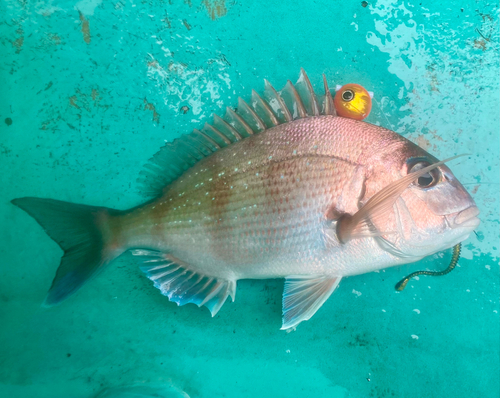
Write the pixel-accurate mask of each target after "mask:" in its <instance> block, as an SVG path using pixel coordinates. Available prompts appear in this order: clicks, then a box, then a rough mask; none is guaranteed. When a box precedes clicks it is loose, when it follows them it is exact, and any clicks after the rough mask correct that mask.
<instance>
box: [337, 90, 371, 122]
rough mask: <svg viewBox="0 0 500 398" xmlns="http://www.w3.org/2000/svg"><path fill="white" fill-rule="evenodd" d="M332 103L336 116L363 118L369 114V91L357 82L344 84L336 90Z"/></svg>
mask: <svg viewBox="0 0 500 398" xmlns="http://www.w3.org/2000/svg"><path fill="white" fill-rule="evenodd" d="M336 91H337V92H336V94H335V98H334V99H333V104H334V106H335V110H336V111H337V115H338V116H342V117H347V118H349V119H354V120H363V119H365V118H366V117H368V115H369V114H370V111H371V109H372V99H371V97H370V93H369V92H368V91H366V90H365V89H364V88H363V87H362V86H360V85H359V84H353V83H349V84H345V85H343V86H342V87H338V89H337V90H336Z"/></svg>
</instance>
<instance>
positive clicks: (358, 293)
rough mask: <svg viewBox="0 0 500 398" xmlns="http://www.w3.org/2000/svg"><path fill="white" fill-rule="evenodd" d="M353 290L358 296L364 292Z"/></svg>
mask: <svg viewBox="0 0 500 398" xmlns="http://www.w3.org/2000/svg"><path fill="white" fill-rule="evenodd" d="M352 292H353V293H354V294H355V295H356V296H358V297H359V296H361V294H362V293H361V292H358V291H357V290H354V289H352Z"/></svg>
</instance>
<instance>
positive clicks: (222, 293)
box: [132, 250, 236, 316]
mask: <svg viewBox="0 0 500 398" xmlns="http://www.w3.org/2000/svg"><path fill="white" fill-rule="evenodd" d="M132 254H133V255H134V256H140V257H141V260H142V265H141V270H142V271H143V272H144V273H145V274H146V276H147V277H148V278H149V279H151V280H152V281H153V282H154V285H155V287H156V288H158V289H160V291H161V292H162V294H163V295H164V296H167V297H168V298H169V300H170V301H173V302H175V303H177V305H184V304H188V303H193V304H196V305H197V306H198V307H201V306H202V305H204V306H205V307H207V308H208V309H209V310H210V312H211V313H212V316H215V315H216V314H217V312H219V310H220V308H221V307H222V305H223V304H224V302H225V301H226V299H227V296H231V298H232V300H233V301H234V297H235V294H236V281H234V280H227V279H221V278H214V277H210V276H207V275H203V274H200V273H198V272H195V271H193V270H191V269H190V267H189V265H188V264H185V263H183V262H182V261H179V260H178V259H176V258H175V257H173V256H171V255H169V254H166V253H163V252H159V251H153V250H133V251H132Z"/></svg>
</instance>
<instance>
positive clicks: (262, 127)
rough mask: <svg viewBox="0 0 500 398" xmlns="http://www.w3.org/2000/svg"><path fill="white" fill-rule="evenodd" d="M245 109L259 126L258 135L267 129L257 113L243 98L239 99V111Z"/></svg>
mask: <svg viewBox="0 0 500 398" xmlns="http://www.w3.org/2000/svg"><path fill="white" fill-rule="evenodd" d="M239 109H244V110H245V111H246V112H248V113H249V115H250V116H251V117H252V118H253V120H254V122H255V124H256V125H257V131H256V132H257V133H258V132H259V131H263V130H265V129H266V125H265V124H264V122H263V121H262V119H261V118H260V117H259V116H258V115H257V114H256V113H255V111H254V110H253V109H252V108H251V107H250V105H248V104H247V103H246V102H245V101H244V100H243V98H241V97H238V110H239Z"/></svg>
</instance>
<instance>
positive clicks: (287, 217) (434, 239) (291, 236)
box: [12, 69, 480, 330]
mask: <svg viewBox="0 0 500 398" xmlns="http://www.w3.org/2000/svg"><path fill="white" fill-rule="evenodd" d="M323 86H324V94H323V95H318V94H316V92H315V91H314V90H313V88H312V84H311V82H310V80H309V78H308V76H307V74H306V73H305V71H304V70H303V69H302V70H301V72H300V77H299V79H298V81H297V83H296V84H295V85H294V84H292V83H291V81H288V82H287V84H286V86H285V87H284V88H283V89H282V90H281V91H279V92H278V91H276V89H275V88H274V87H273V86H272V85H271V84H270V83H269V82H268V81H267V80H265V89H264V93H263V94H262V95H259V94H258V93H257V92H256V91H255V90H253V91H252V94H251V99H250V104H248V103H247V102H245V101H244V100H243V99H241V98H239V99H238V107H237V109H236V110H234V109H232V108H230V107H228V108H227V111H226V114H225V116H224V118H221V117H219V116H217V115H214V118H213V123H212V124H209V123H206V124H205V125H204V127H203V128H202V129H199V130H198V129H195V130H193V132H191V133H189V134H186V135H183V136H181V137H180V138H177V139H175V140H174V141H173V142H168V143H166V144H165V146H163V147H162V148H161V149H160V151H159V152H157V153H156V154H155V155H154V156H153V157H152V158H151V159H150V160H149V162H148V163H147V164H146V166H145V168H144V170H143V171H142V172H141V174H140V178H139V183H140V186H141V190H142V192H143V193H144V194H145V195H146V197H147V198H148V199H147V200H146V199H145V202H144V203H143V204H141V205H139V206H136V207H134V208H132V209H127V210H116V209H111V208H106V207H99V206H88V205H83V204H74V203H68V202H63V201H59V200H54V199H45V198H35V197H25V198H18V199H14V200H12V203H13V204H14V205H16V206H18V207H19V208H21V209H23V210H24V211H26V212H27V213H28V214H29V215H31V216H32V217H33V218H34V219H35V220H36V221H37V222H38V223H39V224H40V225H41V226H42V227H43V229H44V230H45V231H46V233H47V234H48V235H49V236H50V237H51V238H52V239H53V240H54V241H55V242H57V243H58V244H59V246H60V247H61V249H62V250H63V251H64V254H63V256H62V258H61V262H60V265H59V268H58V269H57V272H56V275H55V278H54V280H53V282H52V286H51V287H50V289H49V291H48V294H47V297H46V299H45V302H44V305H45V306H53V305H56V304H59V303H61V302H62V301H63V300H65V299H66V298H68V297H69V296H71V295H73V294H74V293H75V292H76V291H78V290H79V289H80V288H81V287H82V285H84V283H85V282H87V281H88V280H90V279H91V278H92V277H94V276H95V275H96V274H98V272H99V271H100V270H102V269H103V268H104V267H105V266H107V265H108V264H110V263H111V262H112V261H113V260H114V259H116V258H117V257H118V256H120V255H121V254H123V253H124V252H127V251H131V252H132V254H133V255H134V256H135V257H136V258H137V259H138V260H139V263H140V268H141V270H142V271H143V272H144V273H145V274H146V276H147V277H148V278H149V279H150V280H151V281H152V282H153V283H154V286H155V287H156V288H158V289H159V290H160V291H161V293H162V294H163V295H165V296H167V297H168V299H169V300H170V301H173V302H175V303H177V304H178V305H185V304H188V303H193V304H196V305H198V306H205V307H207V308H208V309H209V310H210V312H211V314H212V316H215V315H216V314H217V313H218V311H219V310H220V309H221V307H222V305H223V304H224V303H225V302H226V301H227V299H228V297H230V298H231V299H232V300H233V301H234V299H235V293H236V284H237V281H238V280H241V279H269V278H284V279H285V283H284V291H283V299H282V310H283V311H282V326H281V329H283V330H290V329H294V328H296V326H297V325H298V324H299V323H301V322H303V321H306V320H309V319H310V318H311V317H312V316H313V315H314V314H315V313H316V311H317V310H318V309H319V308H320V307H321V306H322V305H323V303H324V302H325V301H326V300H327V299H328V298H329V297H330V295H331V294H332V293H333V291H334V290H335V289H336V288H337V287H338V285H339V282H340V281H341V279H342V278H345V277H349V276H355V275H360V274H364V273H368V272H372V271H376V270H380V269H383V268H388V267H392V266H397V265H401V264H407V263H411V262H415V261H418V260H420V259H422V258H424V257H426V256H429V255H431V254H433V253H436V252H439V251H442V250H445V249H447V248H450V247H452V246H455V245H457V244H458V243H460V242H462V241H464V240H466V239H467V238H468V236H469V235H470V233H471V232H472V231H473V230H474V229H475V228H476V227H477V226H478V225H479V223H480V220H479V218H478V217H477V216H478V214H479V210H478V208H477V206H476V204H475V202H474V200H473V199H472V197H471V196H470V194H469V193H468V192H467V190H466V189H465V188H464V187H463V186H462V184H461V183H460V182H459V181H458V179H457V178H456V177H455V176H454V175H453V173H452V171H451V170H450V168H449V167H448V166H447V165H446V164H445V163H446V162H448V161H450V160H452V159H454V158H455V157H453V158H451V159H447V160H444V161H439V160H438V159H437V158H435V157H434V156H432V155H431V154H429V153H427V152H426V151H425V150H423V149H422V148H420V147H418V146H417V145H415V144H414V143H412V142H410V141H409V140H407V139H406V138H404V137H403V136H401V135H399V134H397V133H396V132H393V131H391V130H388V129H385V128H383V127H380V126H376V125H373V124H369V123H366V122H363V121H359V120H354V119H352V118H347V117H342V116H339V115H338V114H337V112H336V110H335V106H334V103H333V98H332V95H331V92H330V89H329V86H328V83H327V80H326V77H325V75H323Z"/></svg>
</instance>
